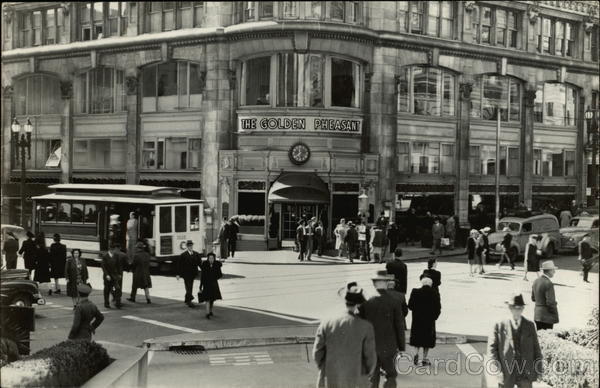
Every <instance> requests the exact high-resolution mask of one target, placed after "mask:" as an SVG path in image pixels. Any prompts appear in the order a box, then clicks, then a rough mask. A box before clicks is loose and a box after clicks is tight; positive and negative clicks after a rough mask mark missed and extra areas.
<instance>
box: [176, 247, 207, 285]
mask: <svg viewBox="0 0 600 388" xmlns="http://www.w3.org/2000/svg"><path fill="white" fill-rule="evenodd" d="M201 262H202V257H201V256H200V254H199V253H198V252H196V251H192V254H190V253H189V252H188V251H187V250H186V251H183V253H182V254H181V255H180V256H179V261H177V275H179V276H181V277H182V278H184V279H195V278H196V276H198V266H200V263H201Z"/></svg>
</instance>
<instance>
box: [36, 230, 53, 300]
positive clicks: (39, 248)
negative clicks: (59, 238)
mask: <svg viewBox="0 0 600 388" xmlns="http://www.w3.org/2000/svg"><path fill="white" fill-rule="evenodd" d="M34 257H35V274H34V276H33V280H34V281H36V282H38V283H39V284H42V283H50V253H49V252H48V248H46V238H45V237H44V235H43V234H38V235H37V237H36V238H35V256H34ZM51 293H52V290H51V289H49V290H48V294H51Z"/></svg>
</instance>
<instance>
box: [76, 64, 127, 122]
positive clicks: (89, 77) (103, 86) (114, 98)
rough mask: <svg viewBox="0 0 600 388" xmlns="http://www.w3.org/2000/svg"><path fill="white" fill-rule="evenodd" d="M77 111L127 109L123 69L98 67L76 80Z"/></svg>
mask: <svg viewBox="0 0 600 388" xmlns="http://www.w3.org/2000/svg"><path fill="white" fill-rule="evenodd" d="M75 102H76V106H75V111H76V113H91V114H95V113H116V112H122V111H124V110H125V86H124V74H123V71H121V70H117V69H114V68H112V67H97V68H95V69H91V70H88V71H86V72H85V73H82V74H80V75H79V76H77V78H76V80H75Z"/></svg>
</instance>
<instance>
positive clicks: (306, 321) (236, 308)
mask: <svg viewBox="0 0 600 388" xmlns="http://www.w3.org/2000/svg"><path fill="white" fill-rule="evenodd" d="M223 306H224V307H227V308H230V309H234V310H241V311H249V312H252V313H259V314H264V315H269V316H271V317H276V318H281V319H287V320H288V321H295V322H300V323H306V324H309V325H310V324H315V323H319V322H320V321H319V320H318V319H303V318H297V317H293V316H290V315H285V314H277V313H272V312H270V311H263V310H259V309H253V308H250V307H241V306H233V305H223Z"/></svg>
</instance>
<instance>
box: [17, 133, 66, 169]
mask: <svg viewBox="0 0 600 388" xmlns="http://www.w3.org/2000/svg"><path fill="white" fill-rule="evenodd" d="M60 160H61V148H60V139H40V138H36V137H34V138H32V139H31V159H27V158H25V167H26V168H27V169H38V170H41V169H56V168H59V167H60ZM19 163H20V162H19ZM19 166H20V164H19V165H16V164H15V165H13V168H16V167H19Z"/></svg>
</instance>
